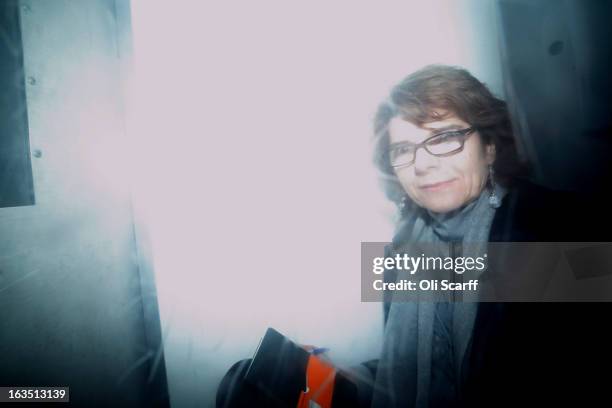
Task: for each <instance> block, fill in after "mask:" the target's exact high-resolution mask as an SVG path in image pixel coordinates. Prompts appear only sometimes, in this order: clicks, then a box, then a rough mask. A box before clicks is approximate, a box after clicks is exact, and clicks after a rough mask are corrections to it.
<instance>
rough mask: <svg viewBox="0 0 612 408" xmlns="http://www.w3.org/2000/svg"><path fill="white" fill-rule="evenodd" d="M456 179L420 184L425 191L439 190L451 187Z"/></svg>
mask: <svg viewBox="0 0 612 408" xmlns="http://www.w3.org/2000/svg"><path fill="white" fill-rule="evenodd" d="M454 181H455V179H451V180H446V181H441V182H439V183H430V184H423V185H421V186H419V188H421V189H422V190H425V191H438V190H443V189H445V188H447V187H449V186H450V185H451V184H453V182H454Z"/></svg>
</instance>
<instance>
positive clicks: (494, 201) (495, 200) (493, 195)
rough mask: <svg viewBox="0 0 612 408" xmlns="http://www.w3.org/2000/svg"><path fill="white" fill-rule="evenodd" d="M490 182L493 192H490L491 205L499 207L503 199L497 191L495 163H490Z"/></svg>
mask: <svg viewBox="0 0 612 408" xmlns="http://www.w3.org/2000/svg"><path fill="white" fill-rule="evenodd" d="M489 184H490V185H491V192H490V194H489V205H490V206H491V207H493V208H499V206H500V205H501V200H500V199H499V196H498V195H497V192H496V191H495V173H494V171H493V165H491V164H489Z"/></svg>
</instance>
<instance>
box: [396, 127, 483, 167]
mask: <svg viewBox="0 0 612 408" xmlns="http://www.w3.org/2000/svg"><path fill="white" fill-rule="evenodd" d="M475 131H476V128H475V127H473V126H471V127H468V128H465V129H453V130H446V131H444V132H440V133H436V134H435V135H431V136H429V137H428V138H427V139H425V140H423V141H422V142H421V143H416V144H414V157H413V159H412V161H411V162H410V163H405V164H400V165H394V164H393V163H391V167H393V168H394V169H398V168H401V167H407V166H412V165H413V164H414V162H415V161H416V154H417V151H418V150H419V149H420V148H421V147H422V148H424V149H425V151H427V153H429V154H431V155H432V156H436V157H447V156H452V155H454V154H457V153H459V152H461V151H462V150H463V148H464V147H465V141H466V140H467V139H468V137H469V136H470V135H471V134H472V133H474V132H475ZM453 132H457V133H460V134H461V146H459V147H458V148H457V149H455V150H453V151H450V152H448V153H442V154H437V153H432V152H431V151H429V149H428V148H427V144H428V143H429V141H430V140H431V139H435V138H436V137H440V136H443V135H444V134H446V133H453ZM411 144H412V143H411ZM391 150H392V149H389V161H390V162H391V161H392V160H391V157H390V156H391Z"/></svg>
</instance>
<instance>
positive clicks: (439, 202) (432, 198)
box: [389, 115, 495, 213]
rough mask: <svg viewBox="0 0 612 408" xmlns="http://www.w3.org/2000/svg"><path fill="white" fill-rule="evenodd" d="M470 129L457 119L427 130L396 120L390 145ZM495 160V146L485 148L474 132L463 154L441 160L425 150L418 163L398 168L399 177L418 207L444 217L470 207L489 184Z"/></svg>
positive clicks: (431, 125)
mask: <svg viewBox="0 0 612 408" xmlns="http://www.w3.org/2000/svg"><path fill="white" fill-rule="evenodd" d="M469 127H470V125H469V124H467V123H465V122H464V121H462V120H461V119H459V118H458V117H456V116H455V115H449V116H448V117H447V118H445V119H443V120H440V121H436V122H430V123H426V124H424V125H423V127H418V126H416V125H414V124H412V123H410V122H407V121H405V120H403V119H402V118H399V117H395V118H393V119H392V120H391V122H390V123H389V135H390V143H391V145H393V144H395V143H402V142H410V143H414V144H416V143H421V142H423V141H424V140H425V139H427V138H428V137H430V136H431V135H432V134H435V133H439V132H441V131H443V130H450V129H454V130H458V129H465V128H469ZM494 160H495V146H494V145H492V144H491V145H487V146H484V145H483V144H482V141H481V138H480V135H479V134H478V132H473V133H472V134H471V135H470V136H468V137H467V139H466V140H465V144H464V146H463V150H461V151H460V152H458V153H456V154H453V155H451V156H446V157H438V156H434V155H432V154H430V153H429V152H427V150H425V149H424V148H421V149H418V150H417V152H416V156H415V161H414V163H413V164H411V165H409V166H404V167H400V168H396V169H395V174H396V175H397V177H398V179H399V181H400V183H401V185H402V187H403V188H404V190H405V191H406V193H407V194H408V196H409V197H410V198H411V199H412V200H413V201H414V202H415V203H416V204H418V205H419V206H421V207H424V208H426V209H428V210H430V211H433V212H437V213H444V212H448V211H452V210H455V209H457V208H459V207H461V206H463V205H464V204H467V203H468V202H469V201H471V200H472V199H474V198H476V197H477V196H478V195H479V194H480V192H481V191H482V189H483V188H484V186H485V185H486V182H487V177H488V165H489V164H492V163H493V161H494Z"/></svg>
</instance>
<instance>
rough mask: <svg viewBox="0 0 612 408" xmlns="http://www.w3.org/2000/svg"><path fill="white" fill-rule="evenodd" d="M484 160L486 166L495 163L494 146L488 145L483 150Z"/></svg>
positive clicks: (492, 144)
mask: <svg viewBox="0 0 612 408" xmlns="http://www.w3.org/2000/svg"><path fill="white" fill-rule="evenodd" d="M485 160H486V161H487V164H493V162H495V144H494V143H491V144H488V145H487V146H486V148H485Z"/></svg>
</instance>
